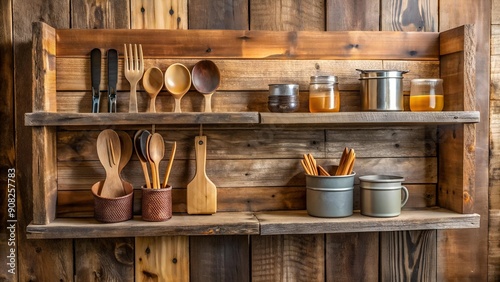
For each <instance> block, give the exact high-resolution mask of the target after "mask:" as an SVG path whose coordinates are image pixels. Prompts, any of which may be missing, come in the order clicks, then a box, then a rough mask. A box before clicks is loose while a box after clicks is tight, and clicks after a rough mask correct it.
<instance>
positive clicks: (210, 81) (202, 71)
mask: <svg viewBox="0 0 500 282" xmlns="http://www.w3.org/2000/svg"><path fill="white" fill-rule="evenodd" d="M192 77H193V86H194V88H195V89H196V90H197V91H198V92H200V93H202V94H203V95H204V96H205V110H204V111H205V112H212V94H214V93H215V91H216V90H217V88H219V86H220V71H219V68H218V67H217V65H216V64H215V63H214V62H212V61H210V60H202V61H199V62H197V63H196V64H195V65H194V67H193V74H192Z"/></svg>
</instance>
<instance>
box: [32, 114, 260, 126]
mask: <svg viewBox="0 0 500 282" xmlns="http://www.w3.org/2000/svg"><path fill="white" fill-rule="evenodd" d="M255 123H259V113H258V112H238V113H200V112H196V113H172V112H170V113H50V112H34V113H27V114H26V116H25V120H24V124H25V125H26V126H70V125H73V126H82V125H150V124H255Z"/></svg>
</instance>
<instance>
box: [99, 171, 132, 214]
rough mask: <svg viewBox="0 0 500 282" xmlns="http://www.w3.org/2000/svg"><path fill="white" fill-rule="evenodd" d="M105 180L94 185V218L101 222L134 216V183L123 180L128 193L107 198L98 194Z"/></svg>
mask: <svg viewBox="0 0 500 282" xmlns="http://www.w3.org/2000/svg"><path fill="white" fill-rule="evenodd" d="M103 183H104V181H99V182H97V183H95V184H94V185H92V194H93V195H94V218H95V219H96V220H98V221H100V222H106V223H112V222H121V221H126V220H129V219H131V218H132V217H133V210H134V209H133V203H134V189H133V187H132V184H130V183H129V182H126V181H123V180H122V183H123V188H124V189H125V192H126V193H127V194H126V195H125V196H122V197H117V198H105V197H101V196H99V195H98V193H99V191H100V189H101V188H102V185H103Z"/></svg>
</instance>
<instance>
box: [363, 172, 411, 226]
mask: <svg viewBox="0 0 500 282" xmlns="http://www.w3.org/2000/svg"><path fill="white" fill-rule="evenodd" d="M404 180H405V179H404V177H401V176H395V175H365V176H360V177H359V181H360V185H359V186H360V188H361V189H360V190H361V214H363V215H367V216H374V217H394V216H398V215H400V214H401V208H402V207H403V206H404V205H405V204H406V202H407V201H408V197H409V193H408V189H406V187H404V186H402V185H401V184H402V182H403V181H404Z"/></svg>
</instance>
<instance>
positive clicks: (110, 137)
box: [97, 129, 126, 198]
mask: <svg viewBox="0 0 500 282" xmlns="http://www.w3.org/2000/svg"><path fill="white" fill-rule="evenodd" d="M97 155H98V156H99V160H100V161H101V164H102V166H103V167H104V170H105V171H106V179H105V180H104V183H103V186H102V189H101V193H100V196H101V197H105V198H117V197H121V196H124V195H126V193H125V190H124V189H123V184H122V181H121V179H120V174H119V172H118V169H119V163H120V158H121V147H120V137H119V136H118V134H117V133H116V132H115V131H113V130H111V129H105V130H103V131H102V132H101V133H100V134H99V136H98V137H97Z"/></svg>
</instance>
